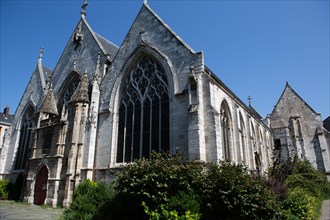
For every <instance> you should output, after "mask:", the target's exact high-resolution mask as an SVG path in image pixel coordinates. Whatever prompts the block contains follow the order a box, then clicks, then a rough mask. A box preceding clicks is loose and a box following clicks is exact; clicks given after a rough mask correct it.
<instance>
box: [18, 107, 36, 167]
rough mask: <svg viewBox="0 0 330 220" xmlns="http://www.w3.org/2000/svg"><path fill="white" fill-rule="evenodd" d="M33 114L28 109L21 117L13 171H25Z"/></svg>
mask: <svg viewBox="0 0 330 220" xmlns="http://www.w3.org/2000/svg"><path fill="white" fill-rule="evenodd" d="M33 114H34V110H33V108H32V107H29V108H28V109H27V110H26V111H25V113H24V115H23V117H22V122H21V128H20V137H19V144H18V150H17V154H16V161H15V170H22V169H25V166H26V161H27V159H28V156H29V145H30V140H31V130H32V127H33V125H34V118H33V116H34V115H33Z"/></svg>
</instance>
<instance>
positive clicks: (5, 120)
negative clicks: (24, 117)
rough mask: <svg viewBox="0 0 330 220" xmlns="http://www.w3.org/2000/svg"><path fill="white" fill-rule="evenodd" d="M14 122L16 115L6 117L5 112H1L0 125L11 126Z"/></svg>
mask: <svg viewBox="0 0 330 220" xmlns="http://www.w3.org/2000/svg"><path fill="white" fill-rule="evenodd" d="M13 121H14V115H11V114H7V115H5V114H4V112H0V124H5V125H11V123H12V122H13Z"/></svg>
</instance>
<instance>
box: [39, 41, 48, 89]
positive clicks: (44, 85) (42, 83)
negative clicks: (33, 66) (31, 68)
mask: <svg viewBox="0 0 330 220" xmlns="http://www.w3.org/2000/svg"><path fill="white" fill-rule="evenodd" d="M39 52H40V53H39V59H38V65H37V66H38V71H39V76H40V81H41V86H42V89H43V90H45V89H46V81H45V76H44V71H43V68H42V58H43V56H44V47H42V48H41V49H40V50H39Z"/></svg>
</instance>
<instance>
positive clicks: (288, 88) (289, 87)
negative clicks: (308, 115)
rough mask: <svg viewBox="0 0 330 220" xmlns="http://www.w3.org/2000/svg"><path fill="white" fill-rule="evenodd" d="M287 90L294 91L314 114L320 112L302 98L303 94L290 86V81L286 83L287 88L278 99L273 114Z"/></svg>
mask: <svg viewBox="0 0 330 220" xmlns="http://www.w3.org/2000/svg"><path fill="white" fill-rule="evenodd" d="M286 91H289V92H292V93H293V94H294V95H295V96H296V97H297V98H298V99H300V100H301V101H302V102H303V103H304V104H305V105H306V106H307V107H308V108H309V109H310V110H311V111H312V112H313V113H314V114H318V113H317V112H316V111H315V110H314V109H313V108H312V107H311V106H310V105H309V104H308V103H307V102H305V100H304V99H303V98H301V96H300V95H299V94H298V93H297V92H296V91H295V90H294V89H293V88H292V87H291V86H290V84H289V83H288V82H286V84H285V88H284V90H283V92H282V94H281V96H280V98H279V99H278V101H277V103H276V105H275V107H274V109H273V112H272V114H273V113H274V111H275V109H276V108H277V106H278V104H279V103H280V101H281V100H282V97H283V96H284V93H285V92H286Z"/></svg>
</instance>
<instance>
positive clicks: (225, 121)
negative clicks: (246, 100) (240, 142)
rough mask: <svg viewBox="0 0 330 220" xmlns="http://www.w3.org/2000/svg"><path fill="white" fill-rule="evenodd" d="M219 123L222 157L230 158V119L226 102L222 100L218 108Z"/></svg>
mask: <svg viewBox="0 0 330 220" xmlns="http://www.w3.org/2000/svg"><path fill="white" fill-rule="evenodd" d="M220 124H221V131H222V146H223V151H224V154H223V155H224V159H225V160H230V159H231V152H230V151H231V120H230V112H229V108H228V105H227V103H226V102H222V104H221V109H220Z"/></svg>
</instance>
